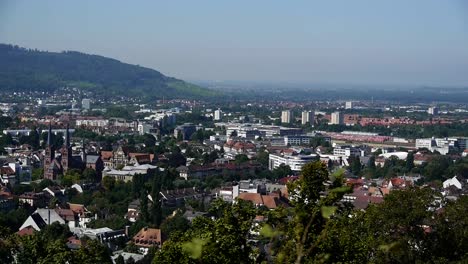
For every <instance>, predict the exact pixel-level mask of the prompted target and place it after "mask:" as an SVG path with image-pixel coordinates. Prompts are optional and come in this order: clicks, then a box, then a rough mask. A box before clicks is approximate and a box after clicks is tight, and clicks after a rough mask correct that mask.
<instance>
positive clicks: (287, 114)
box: [281, 110, 292, 124]
mask: <svg viewBox="0 0 468 264" xmlns="http://www.w3.org/2000/svg"><path fill="white" fill-rule="evenodd" d="M291 120H292V112H291V110H283V112H281V123H288V124H289V123H291Z"/></svg>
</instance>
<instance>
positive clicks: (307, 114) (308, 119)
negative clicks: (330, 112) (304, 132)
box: [301, 111, 314, 126]
mask: <svg viewBox="0 0 468 264" xmlns="http://www.w3.org/2000/svg"><path fill="white" fill-rule="evenodd" d="M301 123H302V124H303V125H306V124H307V123H309V124H311V125H312V126H313V125H314V112H311V111H303V112H302V119H301Z"/></svg>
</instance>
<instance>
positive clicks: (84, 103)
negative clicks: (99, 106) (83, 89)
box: [81, 99, 91, 110]
mask: <svg viewBox="0 0 468 264" xmlns="http://www.w3.org/2000/svg"><path fill="white" fill-rule="evenodd" d="M81 108H82V109H83V110H89V109H91V100H90V99H83V100H81Z"/></svg>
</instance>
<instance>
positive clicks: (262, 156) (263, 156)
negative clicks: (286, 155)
mask: <svg viewBox="0 0 468 264" xmlns="http://www.w3.org/2000/svg"><path fill="white" fill-rule="evenodd" d="M269 156H270V154H268V152H266V151H259V152H258V153H257V161H258V162H259V163H260V164H262V165H263V166H264V167H268V162H269Z"/></svg>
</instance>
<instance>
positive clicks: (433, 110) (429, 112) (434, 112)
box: [427, 106, 439, 115]
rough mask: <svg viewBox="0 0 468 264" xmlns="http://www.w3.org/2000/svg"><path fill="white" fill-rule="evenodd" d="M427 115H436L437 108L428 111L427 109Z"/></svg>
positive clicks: (430, 108) (437, 112)
mask: <svg viewBox="0 0 468 264" xmlns="http://www.w3.org/2000/svg"><path fill="white" fill-rule="evenodd" d="M427 113H428V114H430V115H438V114H439V108H437V107H435V106H433V107H429V109H427Z"/></svg>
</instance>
